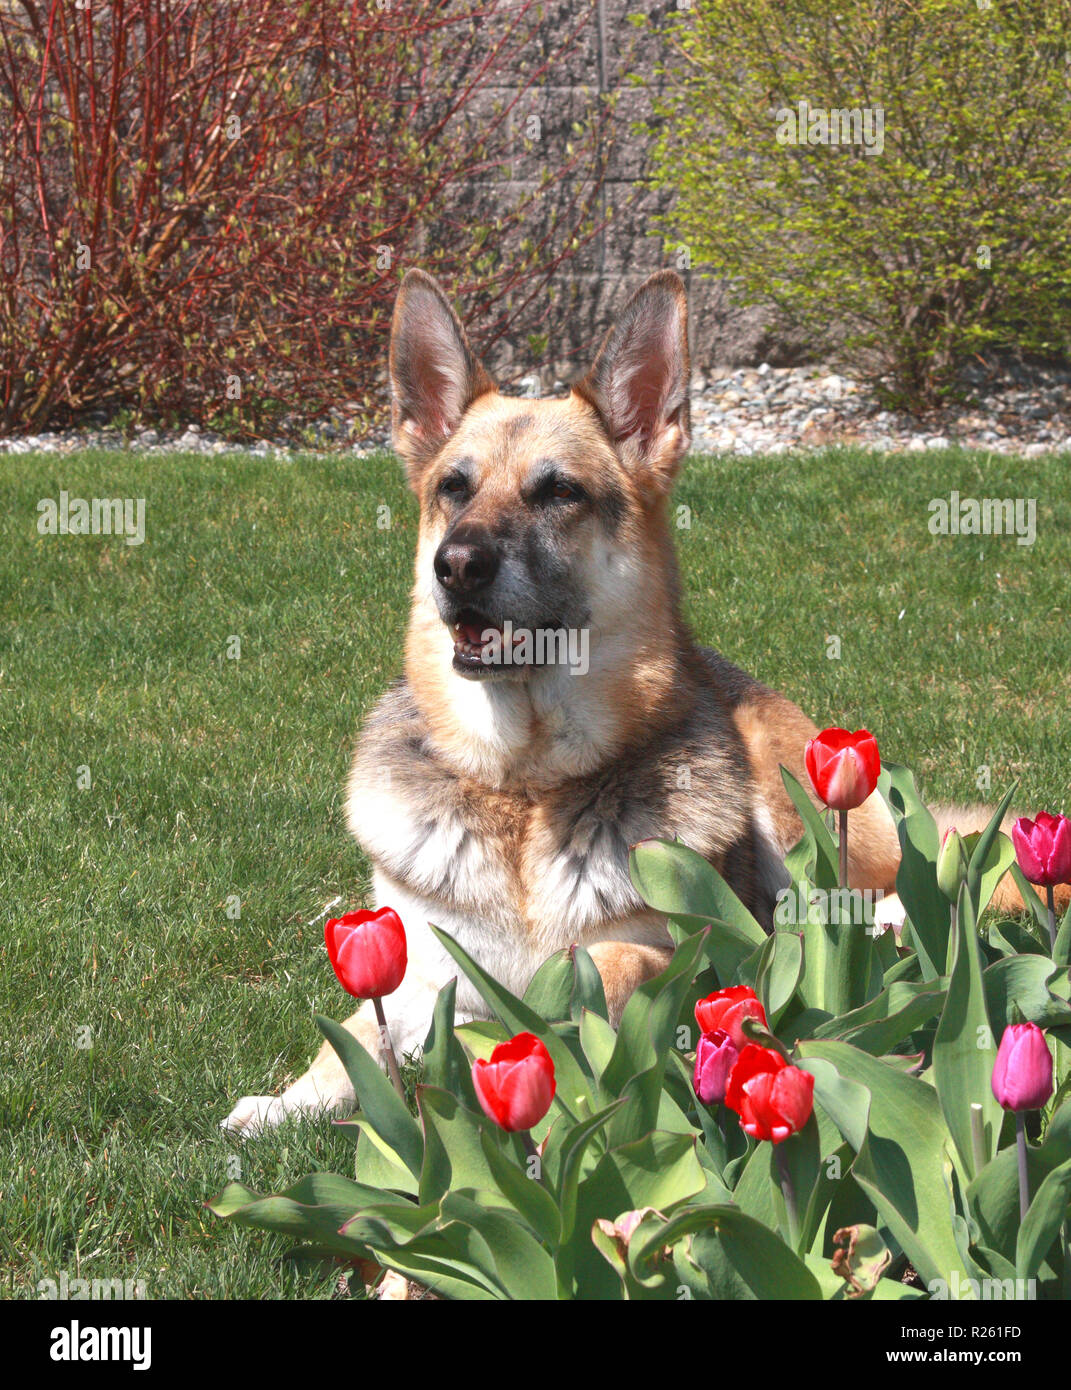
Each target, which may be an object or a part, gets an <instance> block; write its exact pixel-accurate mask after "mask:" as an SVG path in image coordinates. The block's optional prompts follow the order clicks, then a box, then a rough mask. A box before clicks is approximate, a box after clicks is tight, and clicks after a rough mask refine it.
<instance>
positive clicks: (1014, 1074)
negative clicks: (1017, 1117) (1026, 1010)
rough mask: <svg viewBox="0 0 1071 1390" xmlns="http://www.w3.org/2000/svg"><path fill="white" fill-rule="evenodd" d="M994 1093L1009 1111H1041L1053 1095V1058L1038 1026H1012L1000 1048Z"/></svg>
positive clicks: (1005, 1034) (1018, 1024)
mask: <svg viewBox="0 0 1071 1390" xmlns="http://www.w3.org/2000/svg"><path fill="white" fill-rule="evenodd" d="M992 1084H993V1094H994V1095H995V1096H996V1098H997V1100H999V1101H1000V1103H1001V1105H1002V1106H1003V1107H1004V1109H1005V1110H1040V1109H1041V1107H1042V1106H1043V1105H1044V1104H1045V1103H1046V1101H1047V1100H1048V1099H1049V1097H1050V1096H1051V1095H1052V1055H1051V1053H1050V1052H1049V1045H1048V1043H1047V1042H1046V1041H1045V1034H1044V1033H1043V1032H1042V1031H1041V1029H1040V1028H1039V1027H1038V1026H1037V1024H1036V1023H1011V1024H1009V1025H1008V1027H1007V1028H1005V1030H1004V1036H1003V1037H1002V1038H1001V1040H1000V1046H999V1047H998V1048H997V1060H996V1062H995V1063H994V1066H993V1083H992Z"/></svg>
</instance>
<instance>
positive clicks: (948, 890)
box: [937, 826, 970, 902]
mask: <svg viewBox="0 0 1071 1390" xmlns="http://www.w3.org/2000/svg"><path fill="white" fill-rule="evenodd" d="M969 863H970V856H969V855H968V853H967V845H966V843H965V841H964V839H963V836H962V835H961V834H960V833H959V831H958V830H957V829H956V828H955V826H950V827H949V828H948V829H947V830H946V831H945V834H944V839H942V841H941V852H940V854H938V856H937V886H938V888H940V890H941V892H942V893H943V894H944V895H945V897H946V898H948V899H949V900H950V901H951V902H957V901H958V900H959V890H960V888H961V887H962V886H963V884H964V883H966V881H967V865H968V864H969Z"/></svg>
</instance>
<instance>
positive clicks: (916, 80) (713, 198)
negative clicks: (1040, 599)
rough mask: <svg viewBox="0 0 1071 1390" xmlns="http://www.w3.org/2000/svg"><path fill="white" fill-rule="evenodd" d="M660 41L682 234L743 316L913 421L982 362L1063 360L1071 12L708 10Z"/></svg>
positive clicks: (754, 5)
mask: <svg viewBox="0 0 1071 1390" xmlns="http://www.w3.org/2000/svg"><path fill="white" fill-rule="evenodd" d="M663 32H666V33H667V34H668V42H669V46H670V53H671V56H670V57H669V58H668V59H667V62H666V65H665V66H666V75H667V77H668V78H669V79H670V81H669V83H668V84H667V86H666V89H665V95H664V97H663V98H662V100H661V101H660V103H659V105H658V107H657V114H658V116H659V117H660V118H661V119H660V122H659V124H658V125H657V126H656V127H655V129H654V135H655V159H654V167H655V170H656V172H655V181H656V182H657V183H659V184H660V185H662V186H664V187H667V188H670V189H673V190H676V191H677V197H676V200H675V203H674V205H673V207H672V209H671V212H670V213H669V215H668V220H667V222H666V224H665V226H666V231H667V234H669V235H671V236H672V237H673V238H674V239H675V240H680V241H683V242H684V243H686V245H687V246H688V248H689V250H690V252H691V256H692V259H693V261H696V262H701V263H705V264H708V265H709V266H710V267H712V269H713V270H714V271H715V272H716V273H718V274H719V275H724V276H726V277H728V278H730V279H731V281H733V282H734V284H735V286H736V287H737V291H738V294H739V297H740V298H741V299H742V300H744V301H745V302H748V303H772V304H773V305H775V306H777V308H778V309H779V310H780V311H781V312H782V313H783V314H784V316H785V317H786V319H787V320H788V321H789V322H791V323H794V324H796V325H800V326H802V327H803V328H805V329H807V330H808V331H809V332H810V334H811V335H812V338H813V341H814V344H815V347H816V349H819V350H824V351H826V352H829V353H836V352H839V353H840V355H842V356H844V357H846V358H847V359H848V360H849V361H850V362H851V364H852V366H853V368H855V369H857V370H859V369H863V368H866V369H868V370H869V371H870V372H871V373H872V374H874V375H876V376H880V375H881V374H885V373H888V374H889V375H890V376H891V381H889V382H887V383H886V385H887V389H888V392H889V393H890V394H892V395H895V396H898V397H899V398H900V400H902V401H903V402H904V403H907V404H912V405H916V406H918V405H927V404H932V403H933V402H935V401H936V400H938V399H939V398H940V397H941V395H942V394H943V393H944V392H946V391H947V390H948V389H949V387H950V384H951V382H952V380H953V375H954V371H955V368H956V365H957V364H958V363H959V362H960V361H961V360H962V359H963V358H964V357H965V356H966V355H967V354H970V353H974V352H976V351H978V350H979V349H983V348H1016V349H1024V350H1030V351H1033V352H1041V353H1061V352H1065V351H1066V349H1067V345H1068V341H1069V327H1071V254H1069V253H1071V82H1069V81H1068V71H1069V69H1068V59H1069V50H1071V5H1069V4H1068V0H1058V2H1057V3H1055V4H1050V3H1042V0H1024V3H1021V4H1015V5H1007V4H987V5H984V6H982V5H975V4H974V3H963V2H962V0H919V3H918V4H913V5H904V4H901V3H878V4H871V5H843V4H840V3H837V2H836V0H695V3H694V5H689V6H688V7H687V8H685V9H682V10H681V12H680V13H679V14H678V15H676V16H673V17H672V18H671V20H670V22H669V25H668V28H667V29H666V30H664V31H663ZM801 102H805V103H806V104H807V107H806V111H805V113H804V115H805V119H804V120H803V121H802V122H801V121H800V120H799V115H800V108H799V104H800V103H801ZM822 113H825V119H824V121H823V114H822ZM823 124H824V125H825V129H823ZM868 147H869V148H868Z"/></svg>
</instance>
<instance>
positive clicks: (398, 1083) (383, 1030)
mask: <svg viewBox="0 0 1071 1390" xmlns="http://www.w3.org/2000/svg"><path fill="white" fill-rule="evenodd" d="M372 1004H373V1006H374V1007H375V1011H376V1018H377V1020H378V1021H379V1036H380V1040H381V1043H382V1046H383V1051H384V1053H385V1054H386V1058H387V1071H388V1072H389V1073H390V1079H391V1081H393V1083H394V1089H395V1090H396V1091H397V1092H398V1094H399V1096H401V1098H402V1100H403V1101H404V1100H405V1087H404V1086H403V1085H402V1073H401V1071H400V1070H399V1068H398V1058H397V1057H396V1056H395V1053H394V1043H393V1042H392V1041H391V1036H390V1029H389V1028H388V1027H387V1016H386V1014H385V1013H384V1012H383V1001H382V999H373V1000H372Z"/></svg>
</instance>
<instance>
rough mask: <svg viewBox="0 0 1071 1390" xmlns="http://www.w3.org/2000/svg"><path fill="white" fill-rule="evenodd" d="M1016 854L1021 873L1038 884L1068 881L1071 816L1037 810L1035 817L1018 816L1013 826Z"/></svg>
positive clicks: (1048, 884) (1069, 876) (1050, 884)
mask: <svg viewBox="0 0 1071 1390" xmlns="http://www.w3.org/2000/svg"><path fill="white" fill-rule="evenodd" d="M1012 843H1013V844H1014V845H1015V857H1016V858H1017V859H1018V860H1019V867H1020V869H1022V871H1023V876H1024V877H1025V878H1026V879H1028V880H1029V881H1030V882H1031V883H1034V884H1037V885H1038V886H1039V887H1041V888H1051V887H1053V885H1054V884H1057V883H1071V820H1068V818H1067V817H1066V816H1054V815H1052V814H1051V813H1050V812H1049V811H1039V812H1038V815H1037V819H1036V820H1028V819H1027V818H1026V816H1020V817H1019V819H1018V820H1017V821H1016V822H1015V824H1014V825H1013V826H1012Z"/></svg>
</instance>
